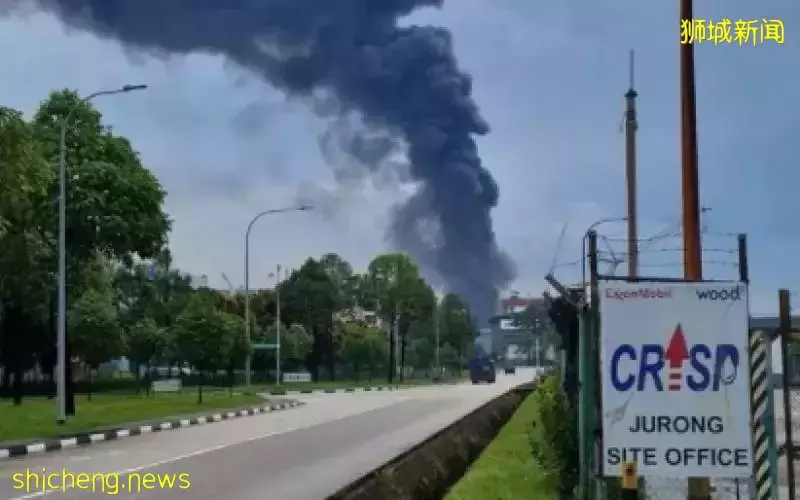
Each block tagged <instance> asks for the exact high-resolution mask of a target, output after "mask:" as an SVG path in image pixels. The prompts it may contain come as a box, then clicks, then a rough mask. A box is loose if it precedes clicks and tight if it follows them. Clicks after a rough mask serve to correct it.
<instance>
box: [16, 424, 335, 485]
mask: <svg viewBox="0 0 800 500" xmlns="http://www.w3.org/2000/svg"><path fill="white" fill-rule="evenodd" d="M324 423H327V422H324ZM302 428H303V427H296V428H291V429H284V430H280V431H272V432H267V433H265V434H259V435H258V436H252V437H249V438H247V439H244V440H242V441H237V442H235V443H225V444H221V445H217V446H212V447H210V448H203V449H202V450H197V451H193V452H191V453H184V454H183V455H177V456H174V457H170V458H166V459H164V460H158V461H156V462H150V463H148V464H144V465H139V466H136V467H131V468H129V469H125V470H121V471H116V472H106V473H104V474H105V475H106V476H113V475H117V476H120V477H125V476H127V475H128V474H133V473H135V472H141V471H143V470H147V469H152V468H155V467H160V466H162V465H167V464H171V463H175V462H179V461H181V460H185V459H187V458H192V457H196V456H199V455H205V454H207V453H211V452H214V451H219V450H223V449H225V448H230V447H231V446H236V445H239V444H244V443H249V442H251V441H258V440H259V439H265V438H269V437H272V436H277V435H280V434H286V433H289V432H294V431H296V430H300V429H302ZM71 489H73V488H72V487H68V488H64V490H67V491H68V490H71ZM63 492H64V491H63V490H62V489H61V488H58V489H54V490H47V491H37V492H35V493H29V494H27V495H22V496H18V497H13V498H9V499H8V500H28V499H29V498H39V497H43V496H46V495H51V494H53V493H63Z"/></svg>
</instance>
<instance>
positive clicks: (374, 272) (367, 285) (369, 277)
mask: <svg viewBox="0 0 800 500" xmlns="http://www.w3.org/2000/svg"><path fill="white" fill-rule="evenodd" d="M360 286H361V291H360V295H361V297H363V299H364V300H365V302H366V303H371V304H374V307H375V309H376V312H377V313H378V314H379V315H380V316H381V318H383V319H384V320H385V321H387V322H388V323H389V324H390V325H391V330H390V332H389V365H388V372H387V380H388V382H389V383H392V380H393V378H394V371H395V365H396V364H397V363H396V361H395V360H396V356H397V354H398V353H396V352H395V335H396V333H398V334H399V335H400V341H401V342H400V344H401V345H400V347H401V348H400V353H399V354H400V356H401V359H400V361H401V363H400V364H401V365H402V364H403V361H404V360H403V355H404V353H405V347H406V344H407V334H408V330H409V327H410V326H411V325H412V324H413V323H414V322H417V321H423V320H427V319H429V318H430V317H431V314H432V311H433V305H434V303H435V298H434V294H433V291H432V290H431V288H430V287H429V286H428V285H427V283H425V281H424V280H423V279H422V278H420V276H419V270H418V268H417V265H416V264H415V263H414V261H412V260H411V258H410V257H409V256H408V255H406V254H402V253H391V254H383V255H379V256H377V257H375V258H374V259H373V260H372V262H370V264H369V267H368V270H367V274H366V275H365V276H364V277H363V278H362V280H361V283H360ZM400 373H401V376H402V369H401V371H400Z"/></svg>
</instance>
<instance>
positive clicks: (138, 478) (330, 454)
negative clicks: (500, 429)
mask: <svg viewBox="0 0 800 500" xmlns="http://www.w3.org/2000/svg"><path fill="white" fill-rule="evenodd" d="M533 376H534V371H533V370H532V369H523V370H518V372H517V374H516V375H503V374H502V373H501V374H499V375H498V378H497V383H496V384H494V385H477V386H473V385H471V384H465V385H457V386H439V387H423V388H415V389H405V390H400V391H395V392H357V393H345V394H319V395H309V396H307V397H303V398H300V399H303V400H304V401H306V402H307V404H306V405H305V406H302V407H299V408H295V409H292V410H288V411H284V412H276V413H273V414H265V415H258V416H253V417H246V418H241V419H236V420H231V421H226V422H220V423H215V424H210V425H205V426H203V425H201V426H198V427H191V428H187V429H181V430H177V431H171V432H165V433H161V434H154V435H148V436H143V437H136V438H130V439H124V440H121V441H114V442H110V443H107V444H106V443H103V444H97V445H93V446H90V447H87V448H77V449H72V450H69V451H63V452H57V453H50V454H45V455H41V456H37V457H28V458H26V459H22V460H7V461H2V462H0V499H4V500H5V499H8V500H27V499H29V498H47V500H67V499H69V500H86V499H88V498H101V497H104V496H107V495H114V496H116V497H117V498H127V499H136V500H177V499H192V500H220V499H225V500H272V499H274V500H321V499H323V498H325V497H326V496H327V495H329V494H331V493H333V492H334V491H336V490H338V489H339V488H341V487H342V486H345V485H346V484H348V483H349V482H351V481H353V480H355V479H357V478H358V477H360V476H361V475H363V474H365V473H366V472H368V471H370V470H371V469H373V468H375V467H377V466H379V465H381V464H382V463H384V462H386V461H388V460H390V459H391V458H393V457H394V456H396V455H398V454H399V453H401V452H402V451H404V450H406V449H408V448H410V447H412V446H414V445H415V444H417V443H419V442H420V441H422V440H424V439H425V438H426V437H428V436H430V435H431V434H433V433H435V432H436V431H437V430H439V429H441V428H442V427H444V426H446V425H447V424H449V423H450V422H453V421H455V420H457V419H458V418H459V417H461V416H463V415H465V414H467V413H469V412H470V411H471V410H473V409H475V408H477V407H478V406H480V405H481V404H483V403H485V402H487V401H489V400H490V399H492V398H493V397H495V396H497V395H499V394H500V393H502V392H505V391H506V390H507V389H509V388H510V387H512V386H515V385H518V384H521V383H524V382H526V381H530V380H531V379H532V378H533ZM43 472H44V474H51V473H55V474H56V475H57V476H56V477H55V478H54V480H55V483H52V484H51V485H52V486H55V487H56V488H58V489H57V490H55V491H53V490H51V491H47V492H43V491H42V489H44V488H43V485H42V484H38V485H37V484H36V483H35V482H33V480H32V479H31V480H30V481H29V482H28V483H27V485H25V484H23V483H24V482H25V481H26V480H25V477H24V475H25V474H26V473H28V474H38V475H39V476H40V477H39V479H41V475H42V474H43ZM63 472H66V473H68V474H73V475H74V476H76V477H77V479H78V480H77V481H75V480H70V479H67V484H68V485H70V484H75V483H76V482H77V483H78V485H79V486H81V487H72V488H70V487H69V486H68V487H67V488H65V491H62V490H61V488H60V483H61V479H60V478H61V476H62V473H63ZM15 474H23V476H17V478H22V480H15V477H14V475H15ZM79 474H88V475H94V474H104V475H105V483H103V479H102V478H100V477H99V476H97V477H95V479H94V481H92V480H91V479H90V478H89V477H88V476H87V477H84V478H83V481H81V477H80V476H79ZM180 474H185V475H187V476H183V479H185V480H186V481H188V483H189V484H190V486H189V487H188V488H184V489H180V488H179V486H181V485H183V486H185V485H186V481H182V480H181V479H182V478H181V477H179V475H180ZM164 475H167V476H166V477H168V478H169V477H171V478H174V486H173V487H172V488H169V487H159V486H158V480H159V479H161V480H164V477H165V476H164ZM37 486H38V487H37ZM115 493H116V494H115Z"/></svg>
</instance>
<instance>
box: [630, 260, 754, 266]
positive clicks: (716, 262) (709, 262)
mask: <svg viewBox="0 0 800 500" xmlns="http://www.w3.org/2000/svg"><path fill="white" fill-rule="evenodd" d="M702 263H703V264H707V265H709V266H730V267H739V263H738V262H731V261H725V260H703V261H702ZM639 267H644V268H655V267H658V268H665V267H666V268H669V267H680V268H682V267H683V262H659V263H653V264H650V263H640V264H639Z"/></svg>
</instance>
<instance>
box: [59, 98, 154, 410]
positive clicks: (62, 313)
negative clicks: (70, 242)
mask: <svg viewBox="0 0 800 500" xmlns="http://www.w3.org/2000/svg"><path fill="white" fill-rule="evenodd" d="M146 88H147V85H124V86H122V87H120V88H118V89H114V90H101V91H99V92H95V93H94V94H89V95H88V96H86V97H84V98H83V99H81V100H80V101H78V102H76V103H74V104H73V105H72V107H71V108H70V109H69V112H67V115H66V116H65V117H64V118H63V119H62V120H61V140H60V143H59V148H58V153H59V156H58V320H57V321H58V323H57V330H58V331H57V334H56V338H57V350H58V360H57V364H58V380H57V389H56V392H57V398H58V417H57V419H58V422H59V423H64V422H66V420H67V415H66V413H67V411H66V410H67V311H66V308H67V126H68V125H69V121H70V119H71V118H72V115H73V113H74V112H75V110H77V109H78V107H79V106H80V105H81V104H85V103H88V102H89V101H91V100H92V99H94V98H95V97H100V96H104V95H114V94H124V93H127V92H132V91H134V90H144V89H146Z"/></svg>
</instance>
